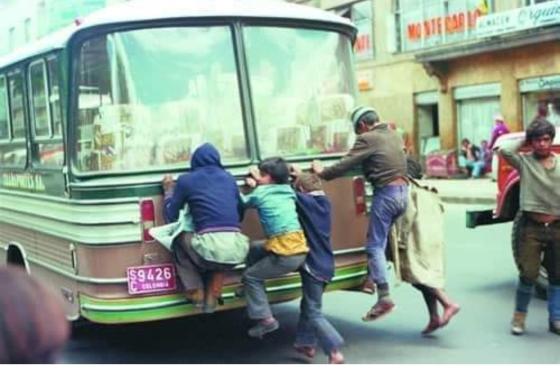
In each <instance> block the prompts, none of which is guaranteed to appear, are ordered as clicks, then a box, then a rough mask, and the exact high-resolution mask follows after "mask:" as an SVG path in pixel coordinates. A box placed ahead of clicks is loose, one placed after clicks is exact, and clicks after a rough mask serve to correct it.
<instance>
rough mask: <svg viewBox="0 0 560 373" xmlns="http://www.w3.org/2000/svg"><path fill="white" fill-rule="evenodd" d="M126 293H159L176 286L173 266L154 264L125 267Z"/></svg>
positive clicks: (173, 288)
mask: <svg viewBox="0 0 560 373" xmlns="http://www.w3.org/2000/svg"><path fill="white" fill-rule="evenodd" d="M126 275H127V279H128V294H146V293H161V292H167V291H171V290H175V289H176V288H177V282H176V279H175V267H174V266H173V265H172V264H155V265H146V266H139V267H128V268H127V269H126Z"/></svg>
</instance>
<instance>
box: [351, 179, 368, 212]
mask: <svg viewBox="0 0 560 373" xmlns="http://www.w3.org/2000/svg"><path fill="white" fill-rule="evenodd" d="M352 183H353V188H354V204H355V206H356V215H364V214H365V213H366V210H367V206H366V185H365V182H364V179H363V178H361V177H355V178H354V181H353V182H352Z"/></svg>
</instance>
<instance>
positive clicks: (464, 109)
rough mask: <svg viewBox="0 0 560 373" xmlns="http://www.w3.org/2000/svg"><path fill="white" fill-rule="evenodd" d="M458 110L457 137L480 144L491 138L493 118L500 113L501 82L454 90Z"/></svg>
mask: <svg viewBox="0 0 560 373" xmlns="http://www.w3.org/2000/svg"><path fill="white" fill-rule="evenodd" d="M453 99H454V100H455V103H456V106H457V108H456V111H457V138H458V139H459V141H461V140H462V139H468V140H469V141H470V142H471V143H472V144H475V145H477V146H480V143H481V142H482V141H483V140H490V132H491V131H492V125H493V118H494V116H495V115H496V114H499V113H500V84H499V83H488V84H480V85H472V86H465V87H457V88H455V89H454V90H453Z"/></svg>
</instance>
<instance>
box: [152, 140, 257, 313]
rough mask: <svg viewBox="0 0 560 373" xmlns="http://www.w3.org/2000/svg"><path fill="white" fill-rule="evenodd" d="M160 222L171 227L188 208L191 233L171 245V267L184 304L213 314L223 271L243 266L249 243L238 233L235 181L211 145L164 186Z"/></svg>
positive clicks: (206, 146) (201, 149)
mask: <svg viewBox="0 0 560 373" xmlns="http://www.w3.org/2000/svg"><path fill="white" fill-rule="evenodd" d="M163 188H164V192H165V197H164V216H165V219H166V220H167V222H173V221H176V220H177V219H178V217H179V211H180V210H181V209H182V208H183V207H184V206H185V204H187V206H188V213H189V214H190V215H191V217H192V221H193V223H194V233H192V234H191V233H182V234H181V235H180V236H179V237H177V239H176V241H175V242H176V244H175V250H174V254H175V261H176V264H177V266H176V267H177V272H178V274H179V278H180V279H181V282H182V283H183V287H184V288H185V290H186V296H187V298H188V299H189V300H190V301H191V302H192V303H193V304H194V306H195V307H197V308H202V310H203V311H204V312H205V313H212V312H214V310H215V308H216V306H217V301H218V299H219V298H220V296H221V292H222V285H223V280H224V273H225V271H228V270H231V269H233V267H235V266H236V265H238V264H241V263H243V262H244V261H245V258H246V256H247V252H248V251H249V239H248V238H247V237H246V236H245V235H243V234H242V233H241V228H240V227H241V223H240V221H241V214H240V211H241V197H240V193H239V189H238V187H237V183H236V181H235V178H234V177H233V176H232V175H231V174H230V173H229V172H227V171H226V170H224V168H223V166H222V164H221V160H220V153H218V150H217V149H216V148H215V147H214V146H213V145H212V144H210V143H206V144H203V145H201V146H200V147H198V148H197V149H196V150H195V152H194V153H193V156H192V160H191V172H189V173H186V174H183V175H181V176H179V178H178V179H177V185H176V186H175V185H174V184H173V182H172V179H171V176H170V175H166V176H165V177H164V180H163Z"/></svg>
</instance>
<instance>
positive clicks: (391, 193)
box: [311, 106, 408, 321]
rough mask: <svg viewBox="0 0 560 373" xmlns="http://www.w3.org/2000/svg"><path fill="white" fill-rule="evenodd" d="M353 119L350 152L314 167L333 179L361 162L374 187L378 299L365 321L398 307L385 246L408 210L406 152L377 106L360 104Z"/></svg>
mask: <svg viewBox="0 0 560 373" xmlns="http://www.w3.org/2000/svg"><path fill="white" fill-rule="evenodd" d="M351 120H352V125H353V126H354V132H355V133H356V135H357V137H356V141H355V142H354V145H353V147H352V149H350V151H349V152H348V154H346V155H345V156H344V157H343V158H342V159H341V160H340V161H339V162H338V163H336V164H334V165H332V166H330V167H326V168H324V167H323V166H322V165H321V164H320V163H319V161H313V164H312V166H311V168H312V170H313V171H314V172H316V173H317V174H319V176H320V177H321V178H322V179H324V180H332V179H335V178H337V177H340V176H342V175H344V174H345V173H346V172H347V171H348V170H350V169H352V168H354V167H356V166H359V165H361V167H362V172H363V174H364V177H365V179H366V180H368V181H369V182H370V183H371V184H372V186H373V187H374V195H373V201H372V205H371V214H370V222H369V227H368V232H367V242H366V253H367V255H368V270H369V271H368V272H369V276H370V277H371V280H372V281H373V282H374V283H375V284H376V286H377V290H378V292H377V293H378V301H377V303H375V304H374V306H373V307H372V308H371V310H370V311H369V312H368V313H367V314H366V315H365V316H364V317H363V320H364V321H370V320H376V319H378V318H380V317H381V316H384V315H386V314H388V313H389V312H391V311H392V310H393V308H394V307H395V304H394V303H393V301H392V300H391V298H390V294H389V284H388V281H387V259H386V257H385V248H386V246H387V237H388V235H389V230H390V228H391V226H392V225H393V223H394V222H395V220H396V219H397V218H398V217H399V216H401V215H402V214H403V213H404V211H405V210H406V205H407V200H408V180H407V177H406V176H407V171H406V155H405V152H404V144H403V141H402V138H401V137H400V136H399V135H398V134H397V133H396V132H395V131H394V130H393V129H391V128H390V127H389V125H388V124H386V123H382V122H380V119H379V115H378V113H377V112H376V111H375V109H373V108H370V107H364V106H361V107H358V108H356V109H355V110H354V111H353V113H352V116H351Z"/></svg>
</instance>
